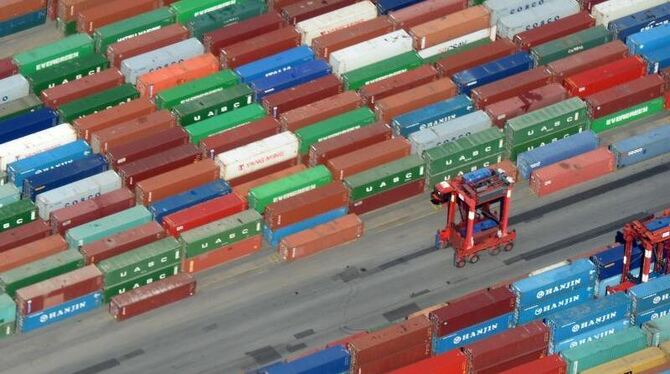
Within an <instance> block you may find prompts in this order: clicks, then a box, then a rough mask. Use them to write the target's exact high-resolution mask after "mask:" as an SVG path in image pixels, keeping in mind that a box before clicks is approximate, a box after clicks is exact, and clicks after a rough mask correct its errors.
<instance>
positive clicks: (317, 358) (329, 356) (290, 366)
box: [262, 345, 351, 374]
mask: <svg viewBox="0 0 670 374" xmlns="http://www.w3.org/2000/svg"><path fill="white" fill-rule="evenodd" d="M350 359H351V358H350V355H349V351H347V350H346V349H345V348H344V347H343V346H341V345H336V346H333V347H329V348H325V349H322V350H320V351H318V352H315V353H312V354H310V355H307V356H304V357H300V358H298V359H295V360H293V361H289V362H284V363H281V364H280V365H278V366H276V367H273V368H266V369H265V370H264V371H262V373H267V374H292V373H309V372H313V371H314V370H317V371H314V372H318V370H319V369H320V368H322V367H323V365H324V364H325V363H331V362H336V361H343V362H344V363H345V366H349V365H348V364H349V361H350Z"/></svg>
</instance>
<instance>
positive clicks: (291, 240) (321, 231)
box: [277, 214, 363, 261]
mask: <svg viewBox="0 0 670 374" xmlns="http://www.w3.org/2000/svg"><path fill="white" fill-rule="evenodd" d="M361 236H363V221H361V219H360V218H358V216H357V215H355V214H348V215H346V216H344V217H340V218H337V219H334V220H332V221H330V222H327V223H324V224H322V225H318V226H316V227H313V228H311V229H308V230H305V231H301V232H298V233H295V234H292V235H289V236H287V237H285V238H283V239H282V240H281V242H280V243H279V247H278V249H277V251H278V253H279V255H280V256H281V258H282V260H284V261H294V260H297V259H299V258H303V257H307V256H311V255H313V254H316V253H318V252H322V251H325V250H327V249H330V248H333V247H336V246H339V245H342V244H346V243H349V242H352V241H354V240H357V239H358V238H360V237H361Z"/></svg>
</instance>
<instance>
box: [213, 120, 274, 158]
mask: <svg viewBox="0 0 670 374" xmlns="http://www.w3.org/2000/svg"><path fill="white" fill-rule="evenodd" d="M278 132H279V122H277V120H275V119H274V118H271V117H266V118H264V119H261V120H257V121H252V122H250V123H247V124H245V125H243V126H238V127H235V128H232V129H230V130H227V131H224V132H222V133H218V134H215V135H210V136H208V137H207V138H205V139H202V140H201V141H200V149H201V150H202V152H203V157H207V158H211V159H214V158H215V156H216V155H217V154H220V153H224V152H227V151H231V150H233V149H235V148H238V147H242V146H245V145H247V144H250V143H253V142H257V141H260V140H262V139H265V138H268V137H271V136H273V135H275V134H277V133H278Z"/></svg>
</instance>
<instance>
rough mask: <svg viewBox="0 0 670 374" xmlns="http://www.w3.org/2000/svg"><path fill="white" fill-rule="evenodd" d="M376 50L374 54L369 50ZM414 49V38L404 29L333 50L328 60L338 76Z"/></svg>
mask: <svg viewBox="0 0 670 374" xmlns="http://www.w3.org/2000/svg"><path fill="white" fill-rule="evenodd" d="M371 50H372V51H375V53H374V54H371V53H369V51H371ZM410 51H412V39H411V37H410V35H409V34H408V33H407V32H406V31H404V30H397V31H393V32H391V33H388V34H385V35H382V36H378V37H376V38H372V39H370V40H367V41H364V42H362V43H358V44H354V45H352V46H349V47H346V48H343V49H339V50H337V51H334V52H331V53H330V55H329V57H328V61H329V62H330V64H331V65H332V67H333V73H334V74H335V75H337V76H338V77H339V76H341V75H342V74H344V73H346V72H349V71H352V70H356V69H358V68H361V67H363V66H366V65H370V64H374V63H376V62H379V61H383V60H386V59H389V58H391V57H395V56H398V55H400V54H402V53H405V52H410Z"/></svg>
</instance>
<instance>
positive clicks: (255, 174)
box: [226, 158, 298, 187]
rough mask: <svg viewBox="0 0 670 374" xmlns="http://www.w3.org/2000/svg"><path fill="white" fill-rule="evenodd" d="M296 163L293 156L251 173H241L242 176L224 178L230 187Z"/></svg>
mask: <svg viewBox="0 0 670 374" xmlns="http://www.w3.org/2000/svg"><path fill="white" fill-rule="evenodd" d="M297 163H298V160H297V159H295V158H294V159H290V160H286V161H284V162H280V163H278V164H274V165H270V166H267V167H264V168H263V169H260V170H256V171H254V172H253V173H249V174H245V175H242V176H240V177H237V178H233V179H229V180H226V182H228V184H229V185H231V186H232V187H235V186H239V185H241V184H244V183H247V182H251V181H252V180H254V179H258V178H261V177H264V176H266V175H267V174H270V173H274V172H276V171H280V170H284V169H286V168H289V167H291V166H294V165H296V164H297Z"/></svg>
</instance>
